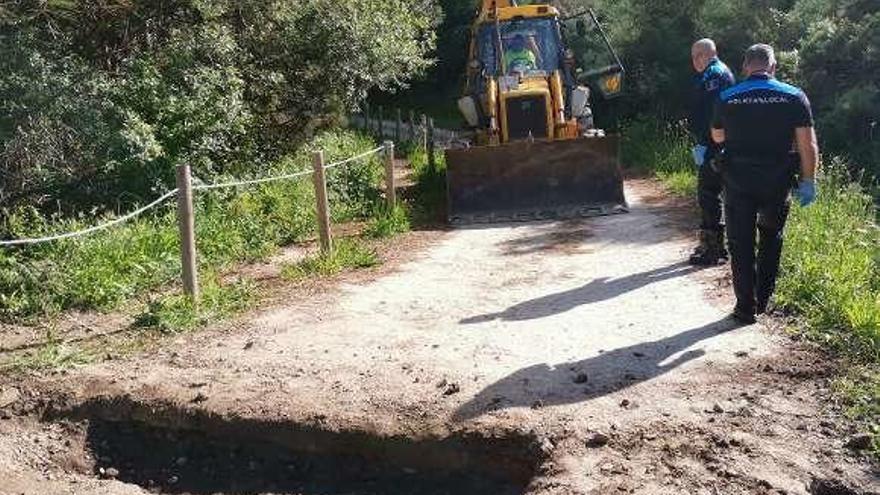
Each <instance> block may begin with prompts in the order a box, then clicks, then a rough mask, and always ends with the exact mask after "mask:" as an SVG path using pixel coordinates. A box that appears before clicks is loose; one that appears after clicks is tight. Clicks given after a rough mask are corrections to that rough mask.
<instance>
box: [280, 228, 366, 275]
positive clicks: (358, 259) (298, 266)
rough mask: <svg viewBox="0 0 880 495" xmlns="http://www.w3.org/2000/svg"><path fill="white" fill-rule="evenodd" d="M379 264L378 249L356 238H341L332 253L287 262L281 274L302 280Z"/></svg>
mask: <svg viewBox="0 0 880 495" xmlns="http://www.w3.org/2000/svg"><path fill="white" fill-rule="evenodd" d="M378 264H379V256H378V255H377V254H376V251H375V250H374V249H372V248H370V247H367V246H365V245H364V244H363V243H361V242H359V241H357V240H356V239H352V238H347V239H339V240H338V241H336V242H335V244H334V246H333V251H332V252H331V253H330V254H326V255H325V254H319V255H316V256H309V257H307V258H305V259H303V260H302V261H299V262H297V263H293V264H287V265H285V266H283V267H282V269H281V276H283V277H284V278H286V279H289V280H302V279H304V278H308V277H311V276H325V277H326V276H330V275H336V274H338V273H340V272H342V271H343V270H345V269H356V268H369V267H371V266H375V265H378Z"/></svg>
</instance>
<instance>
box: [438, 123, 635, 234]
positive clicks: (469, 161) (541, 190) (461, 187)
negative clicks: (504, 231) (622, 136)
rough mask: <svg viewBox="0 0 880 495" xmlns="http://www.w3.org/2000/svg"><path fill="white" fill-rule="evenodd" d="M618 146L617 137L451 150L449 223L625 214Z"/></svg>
mask: <svg viewBox="0 0 880 495" xmlns="http://www.w3.org/2000/svg"><path fill="white" fill-rule="evenodd" d="M618 149H619V138H618V137H617V136H607V137H590V138H587V137H584V138H578V139H571V140H565V141H535V142H513V143H508V144H504V145H500V146H479V147H472V148H462V149H448V150H446V167H447V170H446V186H447V200H448V202H447V204H448V207H449V210H448V214H449V222H450V223H452V224H458V225H461V224H471V223H494V222H510V221H529V220H541V219H551V218H572V217H582V216H596V215H609V214H613V213H624V212H626V211H627V209H626V200H625V199H624V196H623V176H622V173H621V171H620V165H619V159H618V158H619V156H618Z"/></svg>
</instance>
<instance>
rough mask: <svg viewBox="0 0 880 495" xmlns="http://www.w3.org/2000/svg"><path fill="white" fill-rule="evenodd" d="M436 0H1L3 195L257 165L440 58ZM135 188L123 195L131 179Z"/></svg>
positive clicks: (104, 199) (26, 199)
mask: <svg viewBox="0 0 880 495" xmlns="http://www.w3.org/2000/svg"><path fill="white" fill-rule="evenodd" d="M432 12H433V2H432V1H431V0H253V1H248V2H239V1H235V0H101V1H87V0H20V1H16V2H4V3H3V4H2V6H0V206H2V207H10V206H14V205H20V204H37V205H41V206H43V207H51V208H56V207H57V206H56V205H58V206H60V207H61V208H62V209H63V208H65V207H76V208H81V207H82V206H83V205H94V206H97V207H102V208H103V207H116V206H117V204H119V203H128V202H131V201H139V200H142V199H143V197H142V196H149V195H152V194H154V191H155V189H162V188H165V187H168V186H169V185H170V184H172V183H173V167H174V166H175V165H176V164H178V163H190V164H191V165H193V166H194V167H195V170H196V173H197V175H199V176H200V177H202V178H208V177H211V176H213V175H216V174H221V173H229V172H234V173H248V172H249V171H251V170H253V169H256V168H259V166H260V165H261V164H263V165H264V164H266V163H267V162H269V161H270V160H274V159H276V158H278V157H279V156H281V155H282V154H284V153H286V152H287V151H289V150H290V149H291V148H292V147H294V146H296V145H298V144H299V143H301V142H302V140H303V139H304V138H305V137H306V136H308V135H311V134H312V133H313V132H314V130H315V129H316V128H319V127H321V126H326V125H327V124H329V123H332V122H333V121H334V119H335V118H337V117H338V116H339V115H340V114H341V113H342V112H344V111H346V110H348V109H351V108H353V107H355V106H356V105H357V104H358V103H359V102H360V100H362V99H363V98H364V97H365V95H366V93H367V91H369V90H370V89H373V88H380V89H389V88H394V87H397V86H400V85H402V84H404V83H405V81H407V80H408V79H410V78H412V77H413V76H415V75H416V74H419V73H420V72H422V71H423V70H424V69H425V68H426V67H427V66H428V65H429V64H430V61H429V59H428V58H427V54H428V52H429V51H430V50H431V49H432V48H433V46H434V33H433V22H434V16H433V15H432ZM121 190H124V191H127V192H129V193H133V196H125V197H117V195H118V191H121Z"/></svg>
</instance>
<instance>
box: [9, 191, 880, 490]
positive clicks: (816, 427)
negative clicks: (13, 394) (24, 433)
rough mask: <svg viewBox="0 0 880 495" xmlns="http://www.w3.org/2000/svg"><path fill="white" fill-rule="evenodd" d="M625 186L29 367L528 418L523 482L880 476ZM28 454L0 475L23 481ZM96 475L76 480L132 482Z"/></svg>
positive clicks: (798, 361)
mask: <svg viewBox="0 0 880 495" xmlns="http://www.w3.org/2000/svg"><path fill="white" fill-rule="evenodd" d="M627 194H628V199H629V200H630V202H631V206H632V212H631V213H630V214H628V215H617V216H611V217H602V218H593V219H584V220H577V221H571V222H547V223H528V224H517V225H502V226H489V227H485V226H482V227H475V228H468V229H460V230H456V231H453V232H450V233H447V234H443V235H441V236H440V241H439V242H438V243H436V244H435V245H434V246H432V247H430V248H429V249H427V250H425V251H424V252H422V253H420V254H418V255H417V256H416V259H414V260H412V261H410V262H408V263H406V264H403V265H402V266H400V267H398V269H397V270H395V271H393V272H392V273H390V274H385V275H383V276H381V277H378V278H376V279H375V280H373V281H370V282H368V283H358V284H354V283H348V284H347V283H343V284H342V285H341V286H339V287H337V288H336V289H335V290H333V291H330V292H328V293H323V294H316V295H310V296H304V297H303V298H301V299H298V300H290V301H289V302H288V303H287V304H285V305H283V306H281V307H276V308H274V309H269V310H264V311H261V312H259V313H257V314H253V315H249V316H248V318H246V319H245V320H243V321H242V322H240V324H239V325H238V329H237V330H236V331H234V332H216V333H210V332H209V333H204V334H199V335H193V336H189V337H185V338H181V339H179V341H178V342H176V343H174V344H173V345H171V346H170V347H169V348H168V349H167V350H165V351H163V352H162V353H161V354H160V355H155V356H147V357H143V358H140V359H137V360H134V361H128V362H121V363H115V362H114V363H105V364H101V365H98V366H94V367H89V368H85V369H81V370H77V371H75V372H74V374H73V375H72V377H73V378H70V377H68V379H64V380H55V379H51V380H41V381H38V385H35V387H38V388H41V389H45V390H47V392H46V393H51V394H62V393H63V394H68V395H69V397H70V398H69V402H70V404H73V406H75V405H76V404H82V403H86V402H88V401H89V400H91V399H93V398H95V397H99V396H105V397H106V396H124V397H127V398H128V399H129V400H134V401H138V402H140V403H144V404H150V403H157V404H159V403H161V404H176V405H177V407H180V408H183V409H186V410H193V411H208V412H210V413H212V414H215V415H217V416H221V417H235V418H252V419H260V420H265V421H287V422H292V423H301V424H310V425H316V426H320V427H321V428H324V429H327V430H333V431H350V430H358V431H366V432H370V433H371V434H375V435H379V436H383V437H391V436H395V435H398V436H406V437H408V438H427V437H432V438H434V437H443V436H444V435H447V434H450V433H453V432H480V431H482V432H486V431H491V432H504V431H519V432H528V433H529V434H533V435H535V436H536V438H539V439H541V449H542V450H543V451H544V455H545V456H546V460H545V462H544V463H543V465H542V466H541V468H540V471H539V473H538V474H537V475H536V476H535V477H534V479H533V480H532V481H531V484H530V486H529V488H528V491H529V493H548V494H550V493H553V494H555V493H573V494H574V493H577V494H586V493H595V494H608V493H640V494H667V493H668V494H698V493H699V494H702V493H707V494H710V493H724V494H735V493H743V494H746V493H774V494H782V493H787V494H807V493H814V494H815V493H871V491H870V490H874V491H875V492H876V491H880V484H878V482H877V477H876V476H877V472H876V471H872V470H871V467H870V466H868V465H867V464H866V463H865V462H864V461H863V460H860V459H858V458H857V457H856V456H855V455H853V454H852V453H851V451H850V450H849V449H847V448H845V447H844V444H845V443H846V442H847V441H848V440H849V435H850V431H849V430H848V429H847V428H848V427H847V426H846V424H845V422H843V421H841V420H839V419H838V417H837V416H836V415H835V413H834V411H833V410H831V409H830V408H825V407H824V406H823V404H825V398H826V397H827V395H828V392H827V389H828V379H827V377H828V376H829V372H830V371H829V370H828V369H827V367H826V365H824V364H823V362H822V360H821V359H819V358H818V357H817V356H816V355H815V353H813V352H812V351H810V350H808V349H805V348H803V347H801V346H800V345H798V344H796V343H793V342H792V341H791V340H790V339H789V338H788V337H786V336H784V335H783V334H781V333H780V332H777V331H773V330H770V329H768V328H767V327H765V326H763V325H761V324H758V325H752V326H749V327H736V326H735V325H733V324H732V322H731V321H730V320H728V319H726V314H727V310H728V308H729V304H730V301H729V300H728V299H727V296H726V293H727V289H726V281H725V268H717V269H711V270H702V271H695V270H693V269H692V268H690V267H688V266H687V265H686V264H685V263H683V262H682V260H684V259H686V256H687V253H688V251H689V250H690V248H691V247H692V237H691V234H690V232H689V231H688V229H687V226H688V223H689V218H690V217H689V214H688V211H687V209H686V208H683V207H682V205H677V204H673V203H671V202H670V201H668V200H665V199H663V196H662V194H661V193H660V192H659V191H658V189H657V186H656V184H654V183H652V182H649V181H638V180H636V181H630V183H629V184H628V190H627ZM73 406H71V407H73ZM0 424H2V423H0ZM15 438H16V437H15V436H9V437H8V438H7V439H6V440H0V447H2V446H3V445H4V442H6V447H7V450H6V451H4V450H2V448H0V456H2V455H4V454H8V453H9V452H10V450H9V449H11V448H12V447H10V445H12V443H14V442H15V441H16V440H15ZM28 462H30V461H25V460H16V462H11V463H7V464H4V465H3V466H0V479H2V478H3V476H4V469H5V470H6V473H5V474H6V475H7V476H9V479H16V477H17V479H26V480H28V481H27V482H25V483H24V484H25V485H28V484H29V483H30V484H31V485H28V486H36V485H33V484H34V483H37V481H33V480H34V479H40V478H39V476H37V477H36V478H33V475H32V474H30V475H28V474H26V473H28V472H29V467H28V466H30V464H28ZM13 475H14V476H13ZM22 477H24V478H22ZM826 480H833V481H826ZM47 483H48V482H47ZM53 483H56V482H53ZM90 483H92V482H90ZM101 483H104V484H99V485H98V488H96V489H95V490H97V491H93V492H89V491H88V490H84V489H82V487H83V486H86V485H83V484H80V485H78V486H80V487H81V490H82V491H76V492H75V493H114V494H115V493H120V494H121V493H131V490H132V487H131V485H126V486H124V487H123V486H122V485H121V484H120V483H118V482H113V481H108V482H101ZM823 483H824V484H823ZM831 483H842V484H843V485H846V486H849V487H851V488H852V491H848V492H847V491H839V492H830V491H829V492H823V491H821V490H822V489H823V488H822V487H824V486H826V485H827V486H832V485H831ZM843 485H841V486H843ZM47 486H49V485H41V490H43V491H41V492H40V493H51V492H57V493H67V492H64V491H60V489H59V490H58V491H56V490H54V489H49V488H47ZM51 486H52V487H56V486H58V485H57V484H56V485H51ZM811 486H812V488H811ZM835 486H837V485H835ZM817 487H818V488H817ZM102 490H103V491H102ZM114 490H116V491H114ZM0 493H4V492H3V490H2V489H0ZM10 493H11V492H10ZM34 493H36V492H34Z"/></svg>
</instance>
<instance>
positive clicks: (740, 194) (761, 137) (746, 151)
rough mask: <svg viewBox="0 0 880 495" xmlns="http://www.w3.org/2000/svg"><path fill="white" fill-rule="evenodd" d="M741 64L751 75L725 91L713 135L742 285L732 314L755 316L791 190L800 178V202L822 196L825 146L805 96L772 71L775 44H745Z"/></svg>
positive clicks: (770, 286) (767, 292) (774, 263)
mask: <svg viewBox="0 0 880 495" xmlns="http://www.w3.org/2000/svg"><path fill="white" fill-rule="evenodd" d="M743 72H744V73H745V74H746V75H747V76H748V78H747V79H746V80H745V81H743V82H741V83H740V84H738V85H736V86H733V87H731V88H730V89H727V90H726V91H723V92H722V93H721V99H720V101H719V102H718V104H717V106H716V109H715V114H714V118H713V121H712V138H713V140H714V141H715V142H716V143H718V144H721V145H723V146H724V152H723V155H722V158H721V159H720V160H718V162H719V163H720V164H721V167H722V176H723V178H724V196H725V199H724V206H725V215H726V217H727V236H728V241H729V248H730V255H731V267H732V270H733V286H734V292H735V293H736V307H735V308H734V312H733V315H732V316H733V317H734V318H735V319H737V320H738V321H740V322H741V323H746V324H751V323H754V322H755V314H761V313H763V312H765V311H766V309H767V303H768V302H769V300H770V297H771V295H772V294H773V290H774V289H775V286H776V276H777V273H778V271H779V258H780V255H781V254H782V237H783V236H782V234H783V228H784V226H785V221H786V218H787V217H788V212H789V204H790V200H789V191H790V190H791V189H792V186H793V185H795V184H796V189H795V191H794V193H795V197H796V198H797V199H798V200H799V201H800V204H801V205H802V206H807V205H809V204H810V203H812V202H813V201H814V200H815V199H816V186H815V183H814V176H815V171H816V167H817V165H818V156H819V147H818V145H817V144H816V132H815V130H814V129H813V115H812V111H811V110H810V103H809V100H807V96H806V95H805V94H804V92H803V91H802V90H800V89H799V88H796V87H794V86H791V85H789V84H785V83H782V82H780V81H777V80H776V79H775V77H774V74H775V72H776V57H775V55H774V52H773V48H772V47H770V46H769V45H764V44H758V45H754V46H752V47H751V48H749V49H748V50H746V54H745V59H744V61H743ZM796 178H797V182H796ZM756 227H757V231H758V240H757V255H756V253H755V230H756Z"/></svg>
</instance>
